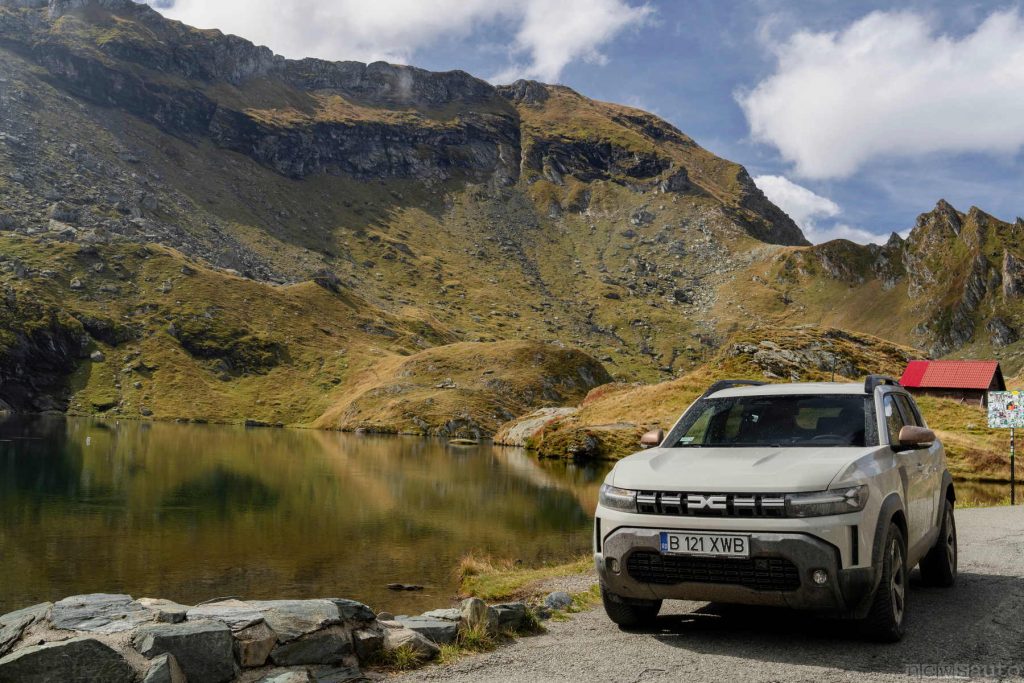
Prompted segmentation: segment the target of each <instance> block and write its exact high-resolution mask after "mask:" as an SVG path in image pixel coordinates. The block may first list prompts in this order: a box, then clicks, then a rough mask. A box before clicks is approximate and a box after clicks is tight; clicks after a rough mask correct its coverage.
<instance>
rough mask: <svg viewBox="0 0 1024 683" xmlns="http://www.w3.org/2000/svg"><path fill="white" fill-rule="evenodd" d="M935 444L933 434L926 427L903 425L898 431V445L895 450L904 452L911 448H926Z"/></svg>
mask: <svg viewBox="0 0 1024 683" xmlns="http://www.w3.org/2000/svg"><path fill="white" fill-rule="evenodd" d="M933 443H935V432H933V431H932V430H930V429H928V428H927V427H914V426H912V425H904V426H903V427H902V428H901V429H900V434H899V443H898V444H897V448H896V449H895V450H899V451H906V450H911V449H913V448H926V447H928V446H931V445H932V444H933Z"/></svg>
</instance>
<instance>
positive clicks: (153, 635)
mask: <svg viewBox="0 0 1024 683" xmlns="http://www.w3.org/2000/svg"><path fill="white" fill-rule="evenodd" d="M437 612H443V613H446V614H447V613H449V612H450V613H451V614H452V617H451V618H449V619H442V618H438V617H437V616H436V613H437ZM168 614H174V615H180V617H181V620H180V621H175V623H168V619H167V615H168ZM532 624H533V616H532V613H531V611H530V609H529V608H528V607H527V606H526V605H524V604H522V603H513V604H503V605H497V606H495V607H488V606H487V605H486V604H484V603H483V602H482V601H480V600H478V599H475V598H470V599H468V600H466V601H464V602H463V603H462V604H461V606H460V607H459V608H453V609H450V610H435V614H433V615H432V614H431V613H428V614H425V615H421V616H417V617H399V618H398V620H396V621H390V620H387V621H383V620H378V619H377V617H376V615H374V613H373V612H372V611H371V610H370V609H369V608H368V607H367V606H366V605H363V604H362V603H359V602H355V601H353V600H345V599H340V598H329V599H323V600H269V601H268V600H263V601H242V600H237V599H227V600H220V601H214V602H210V603H205V604H203V605H198V606H195V607H188V606H183V605H178V604H177V603H173V602H171V601H168V600H159V599H151V598H142V599H139V600H133V599H132V598H131V596H128V595H107V594H96V595H76V596H72V597H68V598H65V599H63V600H60V601H59V602H57V603H54V604H52V605H51V604H50V603H45V604H41V605H36V606H34V607H29V608H25V609H22V610H19V611H17V612H12V613H10V614H5V615H2V616H0V681H12V682H13V681H18V682H19V683H22V682H24V683H50V682H52V681H90V682H92V681H98V682H99V683H132V682H134V681H139V680H142V681H143V683H184V682H185V681H208V682H210V683H218V682H219V683H227V682H228V681H236V680H247V681H255V680H261V681H296V680H301V681H307V682H309V683H328V682H331V683H340V682H341V681H349V680H352V681H354V680H365V677H364V675H363V672H362V671H361V668H360V667H362V666H373V665H379V664H381V663H386V662H387V661H388V659H387V657H388V653H391V652H394V651H395V650H398V649H401V650H403V651H406V652H409V651H411V652H412V653H413V654H414V655H415V656H416V657H418V658H419V660H420V661H427V660H429V659H433V658H434V657H436V656H437V654H438V653H439V651H440V648H439V644H441V643H451V642H454V641H455V640H456V639H457V637H458V634H459V633H460V632H461V631H462V630H464V629H467V628H481V627H482V628H484V629H486V630H487V631H489V632H490V633H492V634H494V635H505V634H515V633H523V632H528V631H529V630H530V629H531V628H532ZM115 625H116V626H115Z"/></svg>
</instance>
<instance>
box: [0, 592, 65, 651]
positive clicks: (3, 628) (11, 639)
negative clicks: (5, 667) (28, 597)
mask: <svg viewBox="0 0 1024 683" xmlns="http://www.w3.org/2000/svg"><path fill="white" fill-rule="evenodd" d="M51 607H53V603H51V602H43V603H40V604H38V605H33V606H32V607H26V608H24V609H19V610H17V611H15V612H10V613H9V614H4V615H3V616H0V657H3V656H4V655H5V654H7V653H8V652H10V651H11V650H12V649H13V648H14V644H15V643H17V642H18V640H20V639H21V634H22V633H24V632H25V629H27V628H28V627H29V626H31V625H32V624H34V623H35V622H37V621H42V620H43V619H45V618H46V615H47V614H49V613H50V608H51Z"/></svg>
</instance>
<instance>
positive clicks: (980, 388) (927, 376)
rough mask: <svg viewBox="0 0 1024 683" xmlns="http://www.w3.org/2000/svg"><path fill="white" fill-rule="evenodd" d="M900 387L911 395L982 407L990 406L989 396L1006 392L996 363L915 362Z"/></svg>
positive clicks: (961, 361) (1001, 374) (971, 361)
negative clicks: (952, 400)
mask: <svg viewBox="0 0 1024 683" xmlns="http://www.w3.org/2000/svg"><path fill="white" fill-rule="evenodd" d="M900 384H902V385H903V386H904V387H905V388H906V389H907V390H908V391H910V393H912V394H924V395H927V396H938V397H940V398H951V399H955V400H958V401H960V402H961V403H970V404H972V405H977V406H981V407H985V406H987V405H988V392H990V391H1006V382H1005V381H1003V370H1002V368H1000V367H999V361H995V360H912V361H910V363H908V364H907V369H906V370H904V371H903V376H902V377H900Z"/></svg>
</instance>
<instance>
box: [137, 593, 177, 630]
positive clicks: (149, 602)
mask: <svg viewBox="0 0 1024 683" xmlns="http://www.w3.org/2000/svg"><path fill="white" fill-rule="evenodd" d="M135 602H136V603H137V604H138V605H141V606H142V607H144V608H145V609H148V610H150V611H152V612H154V615H153V618H154V619H155V620H156V621H159V622H163V623H165V624H179V623H181V622H183V621H185V616H186V615H187V614H188V609H189V608H188V607H186V606H185V605H179V604H178V603H176V602H174V601H173V600H164V599H163V598H139V599H138V600H136V601H135Z"/></svg>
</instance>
